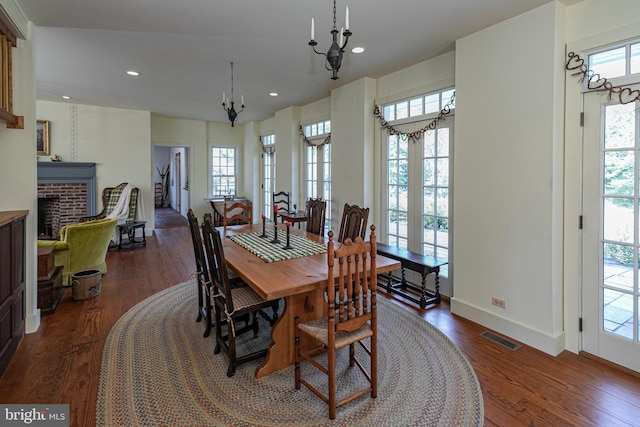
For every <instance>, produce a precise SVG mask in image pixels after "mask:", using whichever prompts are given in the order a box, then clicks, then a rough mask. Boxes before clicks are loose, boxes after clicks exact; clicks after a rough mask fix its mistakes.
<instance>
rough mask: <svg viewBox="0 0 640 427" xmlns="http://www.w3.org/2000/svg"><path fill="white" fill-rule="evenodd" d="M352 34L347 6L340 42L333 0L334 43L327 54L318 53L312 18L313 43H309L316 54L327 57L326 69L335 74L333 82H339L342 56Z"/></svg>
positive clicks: (332, 35) (332, 78)
mask: <svg viewBox="0 0 640 427" xmlns="http://www.w3.org/2000/svg"><path fill="white" fill-rule="evenodd" d="M351 34H352V33H351V31H350V30H349V6H347V10H346V12H345V17H344V28H341V29H340V41H338V28H337V27H336V0H333V30H331V37H332V39H333V41H332V42H331V47H330V48H329V51H328V52H327V53H324V52H318V51H317V50H316V46H317V45H318V42H317V41H315V23H314V21H313V18H311V41H310V42H309V46H311V48H312V49H313V51H314V52H315V53H317V54H318V55H323V56H324V57H325V64H324V66H325V68H326V69H327V70H329V71H332V72H333V76H332V77H331V80H338V70H339V69H340V66H341V65H342V55H343V54H344V48H345V47H346V46H347V43H348V42H349V37H350V36H351ZM329 67H331V68H329Z"/></svg>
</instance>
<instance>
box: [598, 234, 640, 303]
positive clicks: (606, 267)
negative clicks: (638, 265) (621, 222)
mask: <svg viewBox="0 0 640 427" xmlns="http://www.w3.org/2000/svg"><path fill="white" fill-rule="evenodd" d="M602 271H603V284H604V286H607V287H611V288H617V289H621V290H625V291H633V246H631V245H618V244H614V243H605V244H604V263H603V269H602Z"/></svg>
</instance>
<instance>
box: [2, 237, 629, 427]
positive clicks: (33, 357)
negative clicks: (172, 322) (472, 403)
mask: <svg viewBox="0 0 640 427" xmlns="http://www.w3.org/2000/svg"><path fill="white" fill-rule="evenodd" d="M189 239H190V237H189V232H188V228H187V227H176V228H166V229H159V230H156V235H155V236H154V237H151V238H148V239H147V242H148V244H147V246H146V247H145V248H136V249H133V250H124V249H123V250H122V251H115V252H110V253H109V255H108V258H107V264H108V268H109V272H108V273H107V274H106V275H105V276H104V277H103V281H102V293H101V295H100V296H98V297H96V298H93V299H90V300H86V301H73V300H72V299H71V292H70V289H68V290H67V291H66V292H65V295H64V297H63V299H62V301H61V302H60V305H59V306H58V309H57V310H56V312H55V313H54V314H52V315H50V316H45V317H43V318H42V324H41V326H40V328H39V329H38V331H37V332H36V333H33V334H29V335H27V336H26V337H25V339H24V340H23V341H22V343H21V344H20V347H19V349H18V352H17V354H16V356H15V357H14V358H13V360H12V362H11V364H10V365H9V368H8V369H7V370H6V371H5V373H4V374H3V376H2V377H1V378H0V402H1V403H17V404H33V403H42V404H51V403H68V404H69V405H70V412H71V414H70V415H71V417H70V418H71V419H70V425H71V426H92V425H93V424H94V423H95V401H96V396H97V392H98V382H99V377H100V362H101V357H102V350H103V346H104V342H105V339H106V337H107V335H108V334H109V331H110V329H111V327H112V325H113V324H114V323H115V322H116V320H118V318H119V317H120V316H121V315H122V314H123V313H124V312H125V311H127V310H128V309H129V308H131V307H132V306H133V305H135V304H136V303H138V302H139V301H142V300H143V299H145V298H146V297H148V296H150V295H153V294H155V293H157V292H158V291H160V290H163V289H166V288H168V287H170V286H172V285H175V284H177V283H180V282H183V281H185V280H187V278H188V277H189V276H190V275H191V274H192V272H193V271H194V265H195V264H194V261H193V248H192V246H191V241H190V240H189ZM391 299H393V300H394V301H396V302H397V303H398V304H399V305H401V306H402V307H405V308H406V309H407V310H414V311H416V312H418V313H419V314H420V315H422V316H423V317H424V318H425V319H426V320H427V321H429V322H431V323H432V324H434V325H435V326H437V327H438V328H439V329H441V330H442V331H443V332H444V333H445V334H447V335H448V336H449V337H450V338H451V339H452V340H453V341H454V342H455V343H456V344H457V345H458V346H459V347H460V348H461V349H462V351H463V352H464V353H465V355H466V356H467V358H468V360H469V361H470V363H471V365H472V366H473V368H474V369H475V371H476V374H477V376H478V379H479V380H480V384H481V386H482V391H483V397H484V405H485V425H486V426H509V427H511V426H520V425H521V426H565V425H567V426H607V427H609V426H640V377H638V376H635V375H632V374H630V373H625V372H623V371H621V370H617V369H615V368H613V367H611V366H608V365H606V364H603V363H600V362H598V361H594V360H592V359H589V358H586V357H583V356H579V355H575V354H572V353H569V352H564V353H562V354H561V355H559V356H558V357H551V356H549V355H547V354H544V353H542V352H539V351H537V350H535V349H532V348H530V347H527V346H522V347H521V348H520V349H518V350H516V351H511V350H509V349H506V348H504V347H502V346H499V345H497V344H495V343H494V342H492V341H489V340H487V339H486V338H483V337H481V336H480V333H481V332H483V331H484V330H486V328H483V327H481V326H479V325H477V324H474V323H471V322H469V321H467V320H464V319H462V318H460V317H457V316H454V315H452V314H451V313H450V311H449V308H448V304H446V303H443V304H442V305H441V306H440V307H436V308H431V309H427V310H420V309H416V308H414V305H413V304H404V303H403V302H401V301H400V300H398V299H396V298H391ZM195 313H196V308H195V307H194V316H195ZM195 338H197V339H202V338H201V337H194V339H195ZM209 339H211V338H209ZM211 349H212V351H213V341H212V347H211ZM424 386H425V387H428V384H425V385H424Z"/></svg>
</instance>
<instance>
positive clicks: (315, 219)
mask: <svg viewBox="0 0 640 427" xmlns="http://www.w3.org/2000/svg"><path fill="white" fill-rule="evenodd" d="M326 211H327V202H326V201H323V200H321V199H311V200H309V201H308V202H307V231H308V232H310V233H313V234H318V235H320V236H323V235H324V222H325V218H326Z"/></svg>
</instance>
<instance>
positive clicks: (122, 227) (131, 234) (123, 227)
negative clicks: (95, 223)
mask: <svg viewBox="0 0 640 427" xmlns="http://www.w3.org/2000/svg"><path fill="white" fill-rule="evenodd" d="M146 224H147V221H131V222H125V223H124V224H118V234H119V238H118V250H120V249H122V248H123V247H128V248H129V249H133V248H136V247H138V246H147V238H146V235H145V233H144V227H145V225H146ZM139 228H141V229H142V240H136V230H137V229H139ZM125 233H126V234H127V237H128V238H129V241H128V242H127V243H124V244H123V243H122V235H123V234H125Z"/></svg>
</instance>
